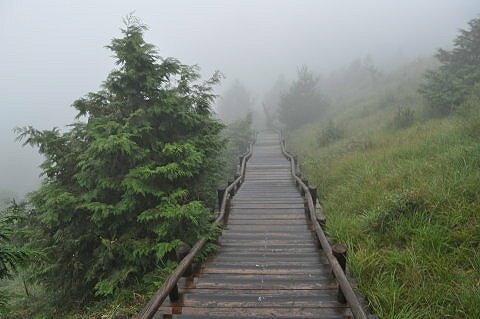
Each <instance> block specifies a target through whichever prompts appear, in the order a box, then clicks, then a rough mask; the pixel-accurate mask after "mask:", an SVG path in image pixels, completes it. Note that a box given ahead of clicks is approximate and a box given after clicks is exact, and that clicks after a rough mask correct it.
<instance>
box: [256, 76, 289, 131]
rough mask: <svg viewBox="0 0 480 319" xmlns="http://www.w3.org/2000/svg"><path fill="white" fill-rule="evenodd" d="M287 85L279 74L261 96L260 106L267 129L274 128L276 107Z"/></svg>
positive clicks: (275, 124)
mask: <svg viewBox="0 0 480 319" xmlns="http://www.w3.org/2000/svg"><path fill="white" fill-rule="evenodd" d="M287 87H288V85H287V82H286V81H285V78H284V77H283V76H279V77H278V78H277V80H276V81H275V83H274V84H273V86H272V88H271V89H270V90H269V91H268V92H267V93H266V94H265V96H264V97H263V102H262V107H263V113H264V116H265V127H266V128H267V129H276V128H278V127H279V123H278V108H279V105H280V98H281V96H282V94H284V92H285V91H286V89H287Z"/></svg>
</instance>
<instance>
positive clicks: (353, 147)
mask: <svg viewBox="0 0 480 319" xmlns="http://www.w3.org/2000/svg"><path fill="white" fill-rule="evenodd" d="M374 145H375V143H374V142H373V137H372V135H371V134H370V133H366V134H361V135H359V136H355V137H353V138H352V139H351V140H350V141H349V142H348V144H347V149H348V151H350V152H353V151H366V150H369V149H372V148H373V146H374Z"/></svg>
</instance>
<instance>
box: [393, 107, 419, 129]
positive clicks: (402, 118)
mask: <svg viewBox="0 0 480 319" xmlns="http://www.w3.org/2000/svg"><path fill="white" fill-rule="evenodd" d="M414 121H415V111H414V110H412V109H411V108H409V107H407V106H399V107H398V108H397V111H396V112H395V116H394V117H393V121H392V127H393V128H396V129H402V128H407V127H409V126H411V125H412V124H413V122H414Z"/></svg>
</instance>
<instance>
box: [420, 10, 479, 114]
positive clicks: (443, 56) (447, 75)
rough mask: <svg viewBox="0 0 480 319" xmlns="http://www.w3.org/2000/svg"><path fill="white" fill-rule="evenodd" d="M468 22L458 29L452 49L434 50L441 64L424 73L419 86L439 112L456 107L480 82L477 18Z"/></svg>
mask: <svg viewBox="0 0 480 319" xmlns="http://www.w3.org/2000/svg"><path fill="white" fill-rule="evenodd" d="M468 24H469V29H467V30H460V34H459V35H458V36H457V38H456V39H455V41H454V48H453V49H452V50H450V51H448V50H444V49H440V50H438V53H437V54H436V57H437V58H438V60H439V61H440V63H441V66H440V67H439V68H438V69H437V70H431V71H428V72H426V74H425V78H426V82H425V83H424V85H422V87H421V88H420V92H421V93H422V94H423V96H424V97H425V98H426V100H427V102H428V104H429V105H430V107H431V108H432V110H434V111H435V112H436V113H437V114H439V115H447V114H450V113H451V112H452V111H453V110H454V108H456V107H458V106H460V105H461V104H462V103H463V102H464V101H465V99H466V98H467V97H468V96H469V94H470V92H471V91H472V88H473V86H474V85H475V83H478V82H479V81H480V18H476V19H473V20H471V21H470V22H469V23H468Z"/></svg>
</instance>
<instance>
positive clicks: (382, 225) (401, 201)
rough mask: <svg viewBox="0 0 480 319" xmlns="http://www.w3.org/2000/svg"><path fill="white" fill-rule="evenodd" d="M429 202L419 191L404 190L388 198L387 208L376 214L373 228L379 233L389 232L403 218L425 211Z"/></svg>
mask: <svg viewBox="0 0 480 319" xmlns="http://www.w3.org/2000/svg"><path fill="white" fill-rule="evenodd" d="M426 207H427V204H426V201H425V199H424V198H423V196H422V194H421V193H420V192H417V191H409V190H408V191H403V192H401V193H399V194H395V195H393V196H391V197H389V198H388V199H387V205H386V207H385V209H382V210H381V212H380V213H379V214H378V215H377V216H376V218H375V219H374V220H373V221H372V223H371V228H372V229H373V230H374V231H376V232H379V233H387V232H388V231H390V230H391V229H392V228H393V227H395V225H397V224H398V223H400V222H401V221H402V219H403V218H409V217H412V216H413V215H415V214H417V213H421V212H424V211H425V210H426Z"/></svg>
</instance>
